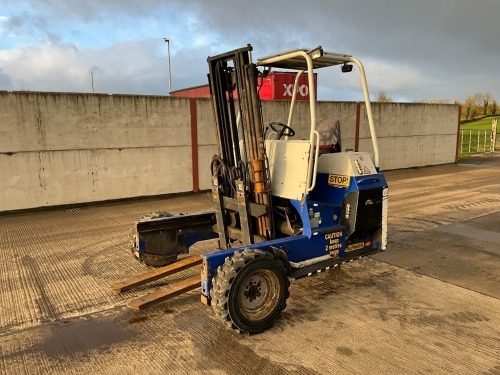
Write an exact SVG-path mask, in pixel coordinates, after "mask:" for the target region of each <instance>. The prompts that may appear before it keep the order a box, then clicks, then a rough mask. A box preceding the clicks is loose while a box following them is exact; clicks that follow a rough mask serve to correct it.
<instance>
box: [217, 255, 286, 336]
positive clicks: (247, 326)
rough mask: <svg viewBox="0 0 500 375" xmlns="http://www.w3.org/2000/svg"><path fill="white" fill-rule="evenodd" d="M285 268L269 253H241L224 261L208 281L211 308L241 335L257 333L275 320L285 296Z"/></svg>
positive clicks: (282, 305)
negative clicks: (210, 281) (210, 284)
mask: <svg viewBox="0 0 500 375" xmlns="http://www.w3.org/2000/svg"><path fill="white" fill-rule="evenodd" d="M289 286H290V281H289V280H288V277H287V273H286V269H285V266H284V265H283V263H282V261H281V260H279V259H277V258H275V257H274V255H273V254H270V253H266V252H264V251H261V250H244V251H242V252H238V253H235V254H234V255H233V256H232V257H231V258H227V259H226V261H225V262H224V264H223V265H221V266H219V268H218V269H217V274H216V275H215V277H214V278H213V279H212V290H211V292H210V293H211V297H212V308H213V309H214V311H215V313H216V315H217V316H218V317H219V318H220V319H221V320H223V321H224V322H226V323H227V324H228V325H230V326H231V327H233V328H235V329H237V330H239V331H240V332H242V333H249V334H254V333H259V332H263V331H265V330H266V329H268V328H270V327H271V326H272V325H273V323H274V322H275V321H276V320H277V319H279V317H280V316H281V312H282V311H283V310H284V309H285V307H286V300H287V299H288V296H289V291H288V288H289Z"/></svg>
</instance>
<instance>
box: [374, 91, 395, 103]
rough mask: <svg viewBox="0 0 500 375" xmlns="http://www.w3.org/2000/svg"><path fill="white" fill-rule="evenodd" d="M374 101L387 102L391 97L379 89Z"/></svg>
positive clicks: (390, 100)
mask: <svg viewBox="0 0 500 375" xmlns="http://www.w3.org/2000/svg"><path fill="white" fill-rule="evenodd" d="M376 101H377V102H380V103H389V102H392V98H391V97H390V96H389V94H387V93H386V92H385V91H379V93H378V94H377V100H376Z"/></svg>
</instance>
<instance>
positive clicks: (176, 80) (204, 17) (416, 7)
mask: <svg viewBox="0 0 500 375" xmlns="http://www.w3.org/2000/svg"><path fill="white" fill-rule="evenodd" d="M164 37H167V38H168V39H170V41H171V43H170V52H171V53H170V58H171V64H172V66H171V71H172V88H173V89H174V90H177V89H181V88H185V87H189V86H195V85H201V84H205V83H206V81H207V78H206V74H207V70H208V69H207V68H208V67H207V63H206V58H207V56H209V55H215V54H219V53H222V52H226V51H228V50H231V49H235V48H239V47H243V46H245V45H246V44H252V45H253V47H254V53H253V56H254V58H256V57H259V56H265V55H268V54H271V53H276V52H281V51H285V50H289V49H293V48H312V47H315V46H316V45H318V44H319V45H322V46H323V48H324V49H325V50H327V51H331V52H344V53H349V54H353V55H355V56H356V57H358V58H359V59H360V60H361V61H362V62H363V63H364V65H365V69H366V72H367V77H368V85H369V89H370V93H371V95H372V98H374V97H375V96H376V95H377V93H378V92H380V91H385V92H386V93H387V94H388V95H389V96H390V97H391V98H392V99H393V100H395V101H415V100H421V99H447V100H449V101H451V102H453V100H455V99H460V100H464V99H465V98H466V97H467V96H469V95H471V94H474V93H476V92H489V93H490V94H491V95H492V96H493V98H495V99H497V100H499V99H500V1H499V0H476V1H471V0H414V1H410V0H309V1H305V2H299V1H292V0H266V1H262V0H253V1H248V0H244V1H243V0H231V1H228V0H212V1H208V0H188V1H186V0H184V1H182V0H142V1H134V0H22V1H17V2H15V1H12V0H0V90H31V91H64V92H92V79H91V73H93V78H94V87H95V92H102V93H123V94H147V95H167V94H168V63H167V61H168V59H167V45H166V43H165V42H164V41H163V38H164ZM318 86H319V89H318V91H319V99H321V100H349V101H350V100H360V99H362V95H361V89H360V87H359V78H358V76H357V75H355V74H353V73H351V74H349V75H345V74H344V75H342V74H340V73H338V72H337V70H336V71H335V72H327V71H326V70H324V71H322V70H320V71H319V75H318Z"/></svg>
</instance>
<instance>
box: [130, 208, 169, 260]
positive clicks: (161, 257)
mask: <svg viewBox="0 0 500 375" xmlns="http://www.w3.org/2000/svg"><path fill="white" fill-rule="evenodd" d="M171 216H173V215H172V214H171V213H169V212H151V213H149V214H147V215H143V216H141V218H140V219H139V221H141V220H150V219H158V218H160V217H171ZM129 240H130V241H129V246H130V251H131V252H132V255H133V256H134V257H135V258H136V259H137V260H138V261H139V262H141V263H144V264H145V265H146V266H150V267H163V266H166V265H168V264H170V263H173V262H175V261H176V259H177V255H171V254H169V255H159V254H147V253H140V252H139V250H138V249H137V247H136V244H135V241H136V225H135V224H134V225H133V226H132V228H130V233H129Z"/></svg>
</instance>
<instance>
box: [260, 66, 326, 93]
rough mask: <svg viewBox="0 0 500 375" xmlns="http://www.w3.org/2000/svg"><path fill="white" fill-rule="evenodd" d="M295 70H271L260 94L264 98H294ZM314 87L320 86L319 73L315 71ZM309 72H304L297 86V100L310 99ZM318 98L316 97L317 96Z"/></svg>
mask: <svg viewBox="0 0 500 375" xmlns="http://www.w3.org/2000/svg"><path fill="white" fill-rule="evenodd" d="M296 76H297V73H295V72H271V73H269V75H268V76H267V77H266V78H264V79H263V81H262V87H261V88H260V91H259V96H260V98H261V99H262V100H273V99H278V100H292V95H293V85H294V83H295V77H296ZM313 80H314V89H315V92H316V88H317V86H318V82H317V75H316V73H314V77H313ZM308 83H309V82H308V78H307V74H302V76H301V77H300V78H299V85H298V87H297V100H309V92H310V91H311V90H310V89H309V84H308ZM315 99H316V98H315Z"/></svg>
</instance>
